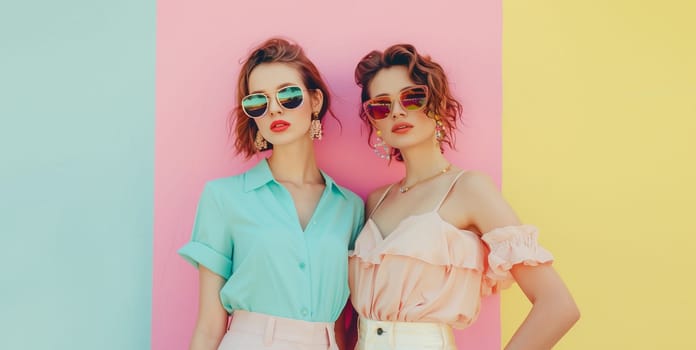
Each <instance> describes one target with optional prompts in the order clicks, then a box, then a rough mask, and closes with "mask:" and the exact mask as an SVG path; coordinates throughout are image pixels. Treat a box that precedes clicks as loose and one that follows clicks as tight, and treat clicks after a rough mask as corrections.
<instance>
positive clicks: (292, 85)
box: [239, 84, 307, 119]
mask: <svg viewBox="0 0 696 350" xmlns="http://www.w3.org/2000/svg"><path fill="white" fill-rule="evenodd" d="M293 87H296V88H298V89H300V91H302V101H300V104H299V105H297V107H294V108H287V107H285V106H283V104H282V103H281V102H280V98H279V97H278V93H279V92H281V91H282V90H285V89H288V88H293ZM305 92H307V89H304V88H303V87H302V86H300V85H298V84H291V85H286V86H283V87H282V88H280V89H278V90H276V92H275V94H274V95H275V99H276V102H278V105H279V106H280V107H282V108H283V109H286V110H289V111H290V110H293V109H298V108H300V107H302V105H303V104H304V102H305V99H306V96H305ZM256 95H261V96H263V97H265V98H266V110H265V111H263V114H261V115H260V116H258V117H253V116H251V115H250V114H249V113H248V112H247V110H246V108H244V100H246V99H247V98H249V97H250V96H256ZM270 103H271V97H270V96H268V94H266V93H265V92H256V93H253V94H248V95H246V96H244V97H243V98H242V100H241V101H240V103H239V104H240V107H242V112H244V114H246V116H247V117H249V118H251V119H258V118H263V117H265V116H266V114H268V106H269V105H270Z"/></svg>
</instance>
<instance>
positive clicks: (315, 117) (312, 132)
mask: <svg viewBox="0 0 696 350" xmlns="http://www.w3.org/2000/svg"><path fill="white" fill-rule="evenodd" d="M322 134H323V130H322V129H321V120H319V113H318V112H313V113H312V123H311V124H310V126H309V137H310V138H311V139H312V140H321V136H322Z"/></svg>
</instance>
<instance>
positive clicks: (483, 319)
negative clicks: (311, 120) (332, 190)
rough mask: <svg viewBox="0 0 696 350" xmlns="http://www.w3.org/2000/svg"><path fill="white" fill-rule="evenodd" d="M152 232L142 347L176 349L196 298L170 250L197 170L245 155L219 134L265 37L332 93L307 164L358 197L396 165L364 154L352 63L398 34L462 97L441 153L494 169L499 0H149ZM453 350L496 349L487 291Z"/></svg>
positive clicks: (198, 178)
mask: <svg viewBox="0 0 696 350" xmlns="http://www.w3.org/2000/svg"><path fill="white" fill-rule="evenodd" d="M157 20H158V24H157V67H156V69H157V81H156V84H157V91H156V98H157V100H156V109H157V112H156V113H157V115H156V118H157V125H156V160H155V227H154V229H155V241H154V280H153V283H154V287H153V314H152V319H153V325H152V348H153V349H155V350H164V349H185V348H187V346H188V341H189V339H190V335H191V332H192V329H193V325H194V321H195V315H196V308H197V284H198V281H197V273H196V271H195V269H194V268H192V267H191V266H189V265H188V264H187V263H185V262H184V261H183V259H181V258H179V257H178V256H177V254H176V250H177V249H178V248H179V247H180V246H181V245H183V244H184V243H185V242H186V241H187V240H188V238H189V235H190V229H191V224H192V221H193V215H194V211H195V206H196V202H197V199H198V195H199V194H200V191H201V189H202V186H203V183H204V182H205V181H207V180H209V179H212V178H216V177H220V176H228V175H232V174H235V173H238V172H240V171H243V170H245V169H247V168H249V167H250V166H251V165H253V164H254V163H255V162H256V161H257V160H256V159H252V160H250V161H249V162H245V161H243V160H241V159H238V158H235V157H234V156H233V153H232V146H231V145H232V142H231V141H230V140H229V139H228V137H227V134H226V132H227V131H226V116H227V114H228V113H229V111H230V110H231V109H232V107H233V103H234V96H235V91H234V87H235V84H236V75H237V73H238V70H239V67H240V61H241V60H242V59H243V58H244V57H245V55H246V54H247V53H248V52H249V50H250V49H251V48H252V47H253V46H255V45H256V44H258V43H260V42H261V41H263V40H264V39H265V38H267V37H269V36H272V35H282V36H285V37H288V38H291V39H294V40H296V41H297V42H298V43H300V44H301V45H302V46H304V47H305V50H306V52H307V54H308V56H309V57H310V58H311V59H312V60H313V61H314V62H315V63H316V64H317V66H318V67H319V69H320V71H321V72H322V73H323V74H324V77H325V78H326V80H327V81H328V83H329V85H330V88H331V89H332V92H333V97H334V99H333V107H334V111H335V112H336V114H337V115H338V117H339V118H340V119H341V122H342V123H343V128H342V130H339V127H338V124H337V123H336V122H335V121H334V120H332V119H325V120H327V123H325V127H326V131H325V134H324V139H323V140H322V141H318V144H317V152H318V161H319V165H320V166H321V167H322V168H323V169H324V170H325V171H326V172H327V173H329V174H330V175H332V176H333V177H334V179H336V181H338V182H339V183H340V184H342V185H344V186H346V187H348V188H350V189H352V190H353V191H355V192H356V193H358V194H360V195H362V196H363V197H364V196H365V195H366V194H367V193H368V192H369V191H370V190H371V189H373V188H374V187H376V186H378V185H381V184H383V183H385V182H388V181H396V180H398V179H399V178H400V177H401V176H402V172H403V168H402V166H401V165H400V164H396V163H394V164H392V165H391V166H389V167H387V164H386V163H385V162H384V161H382V160H381V159H379V158H377V157H375V156H374V154H373V153H372V151H371V149H370V148H369V147H368V146H367V144H366V142H365V135H366V133H365V132H364V130H362V131H361V126H360V123H359V120H358V118H357V110H358V108H359V90H358V88H357V87H356V86H355V84H354V82H353V69H354V67H355V64H356V63H357V62H358V60H359V59H360V58H361V57H362V56H363V55H364V54H366V53H367V52H368V51H370V50H371V49H384V48H385V47H386V46H388V45H390V44H393V43H398V42H407V43H412V44H414V45H415V46H416V47H417V48H418V49H419V50H420V51H422V52H424V53H428V54H430V55H432V56H433V58H435V59H436V60H437V61H439V62H440V63H441V64H442V65H443V66H444V67H445V69H446V71H447V72H448V74H449V78H450V80H451V84H452V86H453V89H454V93H455V94H456V95H457V96H458V97H459V98H460V101H461V102H462V103H463V104H464V106H465V116H464V117H465V123H466V125H465V126H464V127H462V129H461V132H460V134H459V135H458V137H457V141H458V143H457V151H452V152H448V155H449V157H450V159H451V160H452V161H454V162H455V163H456V164H457V165H459V166H462V167H465V168H476V169H480V170H483V171H485V172H487V173H489V174H490V175H492V176H493V177H494V178H495V179H496V180H497V181H499V180H500V177H501V174H500V169H501V145H500V139H501V128H500V114H501V81H500V76H501V64H500V54H501V52H500V47H501V38H500V35H501V4H500V2H499V1H482V0H481V1H458V2H455V1H452V2H447V1H429V2H416V1H391V0H390V1H379V2H378V1H350V2H348V1H347V2H345V3H343V4H337V3H335V2H329V1H320V0H314V1H294V2H279V3H278V4H275V3H273V2H264V3H263V4H262V5H261V4H259V3H257V2H232V1H208V2H191V1H180V0H177V1H174V0H170V1H160V2H159V4H158V11H157ZM457 341H458V343H459V344H460V348H461V349H466V348H471V349H499V348H500V345H499V342H500V325H499V298H498V297H497V296H494V297H490V298H488V299H486V300H485V301H484V305H483V311H482V313H481V316H480V319H479V321H478V322H477V323H476V324H475V325H474V326H473V327H472V328H469V329H468V330H466V331H463V332H458V333H457Z"/></svg>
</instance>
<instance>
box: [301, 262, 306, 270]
mask: <svg viewBox="0 0 696 350" xmlns="http://www.w3.org/2000/svg"><path fill="white" fill-rule="evenodd" d="M305 266H306V265H305V263H304V262H301V263H300V269H302V270H304V268H305Z"/></svg>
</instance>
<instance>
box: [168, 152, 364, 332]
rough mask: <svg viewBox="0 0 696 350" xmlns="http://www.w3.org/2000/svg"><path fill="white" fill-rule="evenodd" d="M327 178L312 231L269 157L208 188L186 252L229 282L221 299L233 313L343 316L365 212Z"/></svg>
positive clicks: (310, 317)
mask: <svg viewBox="0 0 696 350" xmlns="http://www.w3.org/2000/svg"><path fill="white" fill-rule="evenodd" d="M322 176H323V177H324V181H325V183H326V187H325V189H324V192H323V194H322V196H321V199H320V200H319V203H318V204H317V207H316V209H315V211H314V214H313V216H312V218H311V220H310V221H309V223H308V224H307V227H306V228H305V231H302V228H301V226H300V223H299V219H298V217H297V212H296V210H295V205H294V202H293V200H292V196H291V195H290V192H288V191H287V190H286V189H285V187H283V186H282V185H281V184H280V183H278V182H277V181H276V180H275V179H274V178H273V174H272V173H271V170H270V168H269V167H268V162H267V161H266V160H265V159H264V160H262V161H260V162H259V163H258V164H257V165H256V166H255V167H253V168H252V169H250V170H249V171H247V172H245V173H243V174H240V175H237V176H232V177H227V178H221V179H217V180H213V181H210V182H208V183H207V184H206V186H205V189H204V190H203V193H202V195H201V197H200V200H199V203H198V209H197V212H196V219H195V222H194V226H193V233H192V237H191V241H190V242H188V243H187V244H186V245H184V246H183V247H182V248H181V249H180V250H179V254H180V255H181V256H182V257H183V258H184V259H186V260H187V261H189V262H191V263H192V264H193V265H194V266H196V267H198V265H199V264H200V265H203V266H205V267H206V268H208V269H210V270H211V271H213V272H214V273H216V274H218V275H220V276H222V278H224V279H225V280H226V282H225V284H224V286H223V287H222V289H221V290H220V300H221V301H222V305H223V306H224V307H225V309H226V310H227V311H228V312H230V313H231V312H233V311H234V310H246V311H252V312H259V313H264V314H268V315H274V316H279V317H285V318H292V319H297V320H305V321H312V322H334V321H335V320H336V319H337V318H338V316H339V314H340V313H341V311H342V310H343V307H344V306H345V304H346V302H347V300H348V295H349V290H348V250H350V249H353V244H354V242H355V238H356V236H357V234H358V232H360V229H361V227H362V224H363V218H364V207H363V201H362V200H361V199H360V197H358V196H357V195H356V194H354V193H353V192H351V191H349V190H347V189H345V188H343V187H341V186H339V185H337V184H336V183H335V182H334V181H333V179H331V177H329V176H327V175H326V174H324V173H323V172H322Z"/></svg>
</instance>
